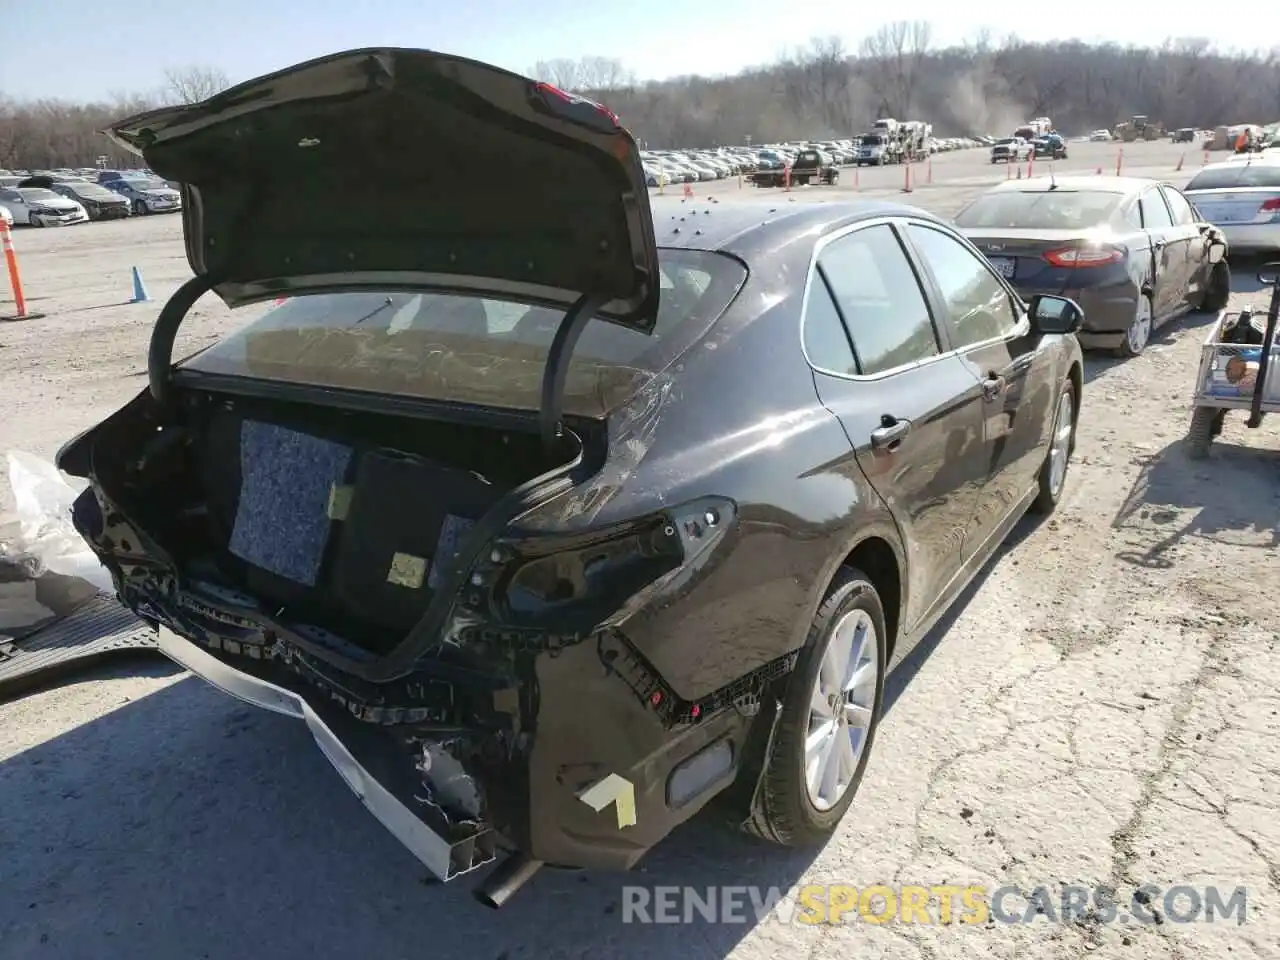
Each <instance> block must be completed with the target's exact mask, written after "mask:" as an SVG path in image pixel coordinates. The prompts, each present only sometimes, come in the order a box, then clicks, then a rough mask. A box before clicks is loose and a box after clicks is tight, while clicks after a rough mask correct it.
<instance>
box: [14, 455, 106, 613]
mask: <svg viewBox="0 0 1280 960" xmlns="http://www.w3.org/2000/svg"><path fill="white" fill-rule="evenodd" d="M6 460H7V465H8V472H9V486H10V487H11V488H12V489H13V498H14V505H15V514H16V517H15V519H14V520H13V521H12V522H10V523H7V524H5V525H4V526H0V561H4V562H5V563H6V564H8V565H10V566H16V567H19V568H21V569H22V570H24V571H25V572H26V573H27V574H28V575H29V576H30V578H31V579H33V580H34V579H36V578H38V577H40V576H41V575H43V574H45V573H56V574H60V575H61V576H64V577H76V578H79V579H81V580H84V581H86V582H88V583H90V584H92V585H93V586H94V587H96V588H97V589H98V590H101V591H103V592H106V593H113V592H114V591H115V587H114V585H113V584H112V581H111V574H110V573H109V572H108V571H107V569H106V568H105V567H104V566H102V564H101V563H99V562H98V558H97V557H96V556H95V555H94V553H93V551H92V550H90V549H89V545H88V544H87V543H85V541H84V538H83V537H81V536H80V534H79V533H77V532H76V528H75V527H74V526H73V525H72V523H71V505H72V504H73V503H74V502H75V499H76V497H78V496H79V495H80V493H81V491H82V490H83V489H84V487H85V484H84V483H83V482H82V481H81V482H79V483H77V482H73V481H72V480H71V478H69V477H67V476H66V475H65V474H63V473H62V471H60V470H59V469H58V468H57V467H56V466H54V465H53V464H52V463H50V462H49V461H47V460H42V459H40V458H39V457H36V456H33V455H32V454H29V453H24V452H22V451H21V450H11V451H9V453H8V455H7V457H6Z"/></svg>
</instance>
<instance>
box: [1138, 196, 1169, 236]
mask: <svg viewBox="0 0 1280 960" xmlns="http://www.w3.org/2000/svg"><path fill="white" fill-rule="evenodd" d="M1139 202H1140V203H1141V206H1142V225H1143V226H1144V227H1146V228H1147V229H1148V230H1159V229H1160V228H1161V227H1171V226H1173V219H1172V218H1171V217H1170V216H1169V208H1168V207H1166V206H1165V205H1164V200H1162V199H1161V198H1160V191H1159V190H1148V191H1147V192H1146V193H1144V194H1143V195H1142V199H1141V201H1139Z"/></svg>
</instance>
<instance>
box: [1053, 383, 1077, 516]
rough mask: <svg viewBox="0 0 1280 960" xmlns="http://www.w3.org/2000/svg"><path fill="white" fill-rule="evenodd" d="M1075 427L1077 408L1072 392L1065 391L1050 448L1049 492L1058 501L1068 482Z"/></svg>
mask: <svg viewBox="0 0 1280 960" xmlns="http://www.w3.org/2000/svg"><path fill="white" fill-rule="evenodd" d="M1074 427H1075V408H1074V407H1073V406H1072V404H1071V393H1070V391H1066V390H1064V391H1063V392H1062V396H1061V398H1060V399H1059V400H1058V415H1057V417H1056V418H1055V419H1054V428H1053V437H1052V439H1051V441H1050V446H1049V491H1050V493H1052V494H1053V496H1054V498H1055V499H1056V498H1057V496H1058V494H1060V493H1061V492H1062V486H1063V484H1064V483H1066V481H1067V464H1068V463H1069V462H1070V460H1071V434H1072V430H1073V429H1074Z"/></svg>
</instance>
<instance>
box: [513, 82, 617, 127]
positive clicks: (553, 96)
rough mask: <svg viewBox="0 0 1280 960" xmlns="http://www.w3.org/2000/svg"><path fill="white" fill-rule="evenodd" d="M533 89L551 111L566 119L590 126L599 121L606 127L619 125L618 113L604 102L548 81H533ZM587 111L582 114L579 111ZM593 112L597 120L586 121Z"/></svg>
mask: <svg viewBox="0 0 1280 960" xmlns="http://www.w3.org/2000/svg"><path fill="white" fill-rule="evenodd" d="M533 88H534V90H536V91H537V92H538V93H539V94H541V95H542V102H543V103H544V104H546V105H547V106H548V107H549V108H551V110H552V112H553V113H555V114H557V115H558V116H561V117H563V118H564V119H566V120H573V121H575V122H578V123H582V122H584V121H586V122H588V123H589V125H590V126H599V125H600V122H604V123H605V125H606V126H608V127H613V128H616V127H621V126H622V121H621V120H619V119H618V115H617V114H616V113H614V112H613V111H612V110H610V109H609V108H608V107H606V106H604V104H600V103H596V102H595V101H594V100H589V99H587V98H586V97H580V96H578V95H577V94H576V93H569V92H568V91H565V90H561V89H560V88H559V87H556V86H553V85H552V84H549V83H535V84H534V85H533ZM583 110H585V111H588V113H587V114H586V115H584V114H583V113H582V112H581V111H583ZM592 112H593V113H594V114H595V120H596V121H597V122H595V123H591V122H589V121H587V117H589V116H590V114H591V113H592Z"/></svg>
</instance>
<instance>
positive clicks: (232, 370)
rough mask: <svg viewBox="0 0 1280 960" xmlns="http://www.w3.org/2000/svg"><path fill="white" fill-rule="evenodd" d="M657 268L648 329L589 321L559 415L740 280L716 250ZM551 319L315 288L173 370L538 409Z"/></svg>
mask: <svg viewBox="0 0 1280 960" xmlns="http://www.w3.org/2000/svg"><path fill="white" fill-rule="evenodd" d="M659 264H660V273H661V277H660V280H661V286H662V296H661V301H660V304H661V305H660V308H659V311H658V319H657V324H656V325H655V327H654V332H653V333H652V335H649V336H646V335H645V334H642V333H637V332H635V331H633V330H628V329H626V328H625V327H621V326H618V325H616V324H612V323H607V322H604V321H596V322H592V323H589V324H588V325H587V327H586V328H585V329H584V330H583V332H582V337H581V339H580V340H579V341H578V345H577V347H576V348H575V349H574V351H573V359H572V361H571V362H570V364H569V373H568V377H567V383H566V387H565V407H564V409H565V412H566V413H569V414H576V415H579V416H586V417H600V416H605V415H607V414H608V413H609V411H611V410H613V409H615V408H616V407H617V406H618V405H620V404H621V403H624V402H625V401H626V400H627V399H629V398H630V397H631V396H633V395H634V394H635V393H636V391H638V390H639V389H640V388H641V387H642V386H643V385H644V384H645V383H646V382H648V381H649V380H650V379H651V378H652V377H654V376H655V375H656V374H658V373H660V372H661V371H662V370H664V369H665V368H666V367H667V365H668V364H669V363H670V362H671V361H672V360H674V359H675V358H676V357H677V356H679V355H680V354H681V353H683V352H684V351H685V350H686V349H687V348H688V347H689V346H691V345H692V344H693V343H694V342H695V341H696V340H697V338H698V337H700V336H701V335H702V334H703V333H705V332H706V331H707V329H709V328H710V326H711V324H712V323H714V322H715V320H716V319H717V318H718V317H719V316H720V315H721V314H722V313H723V312H724V310H725V309H726V308H727V307H728V306H729V304H730V303H731V302H732V301H733V298H734V297H735V296H736V295H737V292H738V290H739V288H740V287H741V286H742V284H743V282H744V281H745V280H746V270H745V268H743V266H742V265H741V264H740V263H739V262H738V261H737V260H735V259H733V258H731V257H727V256H724V255H722V254H718V253H710V252H705V251H698V250H675V249H663V250H660V251H659ZM246 309H252V308H246ZM562 317H563V313H562V312H561V311H560V310H558V309H549V308H545V307H531V306H528V305H527V304H521V303H513V302H510V301H503V300H488V299H480V298H476V297H466V296H457V295H451V294H435V293H415V292H403V293H399V292H362V293H337V294H314V295H309V296H300V297H295V298H293V299H291V300H287V301H285V302H284V303H283V304H281V305H280V306H278V307H276V308H275V309H272V310H269V311H268V312H267V313H266V314H264V315H262V316H261V317H259V318H258V319H256V320H253V321H252V322H250V323H248V324H247V325H246V326H244V327H242V328H241V329H239V330H238V331H236V332H235V333H233V334H231V335H230V336H229V337H227V338H226V339H225V340H222V341H221V342H219V343H216V344H214V345H213V346H212V347H210V348H208V349H207V350H204V351H203V352H201V353H199V354H197V355H196V356H194V357H192V358H190V359H189V360H187V361H185V362H184V363H183V364H182V365H181V368H182V369H183V370H187V371H195V372H198V373H203V374H213V375H219V376H229V377H237V378H252V379H256V380H270V381H276V382H287V383H292V384H298V385H305V386H314V387H321V388H336V389H347V390H357V391H363V392H374V393H381V394H390V395H395V396H402V397H414V398H418V399H424V400H438V401H446V402H457V403H474V404H484V405H488V406H495V407H505V408H509V409H520V410H537V409H538V408H539V406H540V403H541V389H542V375H543V370H544V367H545V365H546V360H547V354H548V351H549V348H550V346H551V339H552V337H553V336H554V335H555V332H556V328H557V326H558V325H559V323H560V320H561V318H562Z"/></svg>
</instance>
